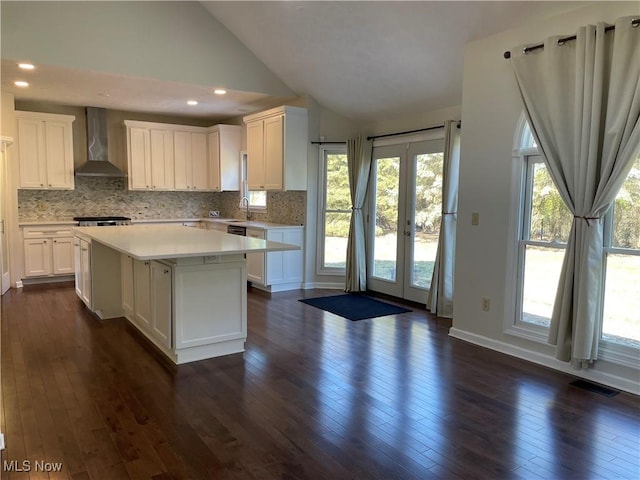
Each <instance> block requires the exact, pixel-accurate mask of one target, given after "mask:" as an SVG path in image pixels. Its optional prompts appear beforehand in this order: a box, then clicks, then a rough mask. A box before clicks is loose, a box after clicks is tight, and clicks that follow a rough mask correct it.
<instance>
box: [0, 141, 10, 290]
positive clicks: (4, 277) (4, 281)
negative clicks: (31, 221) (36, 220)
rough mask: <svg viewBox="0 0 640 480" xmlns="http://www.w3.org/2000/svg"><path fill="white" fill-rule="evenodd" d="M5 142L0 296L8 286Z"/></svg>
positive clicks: (0, 178)
mask: <svg viewBox="0 0 640 480" xmlns="http://www.w3.org/2000/svg"><path fill="white" fill-rule="evenodd" d="M7 143H8V142H6V141H5V140H2V141H0V295H4V294H5V293H6V291H7V290H9V286H10V278H9V256H8V254H9V247H8V238H7V216H6V194H7V191H8V189H7V182H8V179H7V162H6V147H7Z"/></svg>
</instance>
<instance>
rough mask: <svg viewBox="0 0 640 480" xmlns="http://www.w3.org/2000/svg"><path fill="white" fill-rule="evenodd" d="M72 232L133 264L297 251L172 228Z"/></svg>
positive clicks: (212, 232) (292, 247) (253, 240)
mask: <svg viewBox="0 0 640 480" xmlns="http://www.w3.org/2000/svg"><path fill="white" fill-rule="evenodd" d="M74 232H75V233H77V234H79V235H81V236H85V237H88V238H90V239H92V240H95V241H97V242H99V243H102V244H103V245H106V246H108V247H110V248H113V249H114V250H117V251H119V252H120V253H124V254H127V255H130V256H132V257H133V258H135V259H137V260H161V259H170V258H183V257H202V256H210V255H234V254H240V253H260V252H275V251H285V250H299V249H300V247H298V246H296V245H289V244H286V243H279V242H272V241H267V240H260V239H257V238H251V237H243V236H240V235H229V234H227V233H224V232H218V231H216V230H203V229H199V228H185V227H183V226H174V225H139V226H136V227H134V228H132V227H131V226H122V227H108V228H105V227H76V228H74Z"/></svg>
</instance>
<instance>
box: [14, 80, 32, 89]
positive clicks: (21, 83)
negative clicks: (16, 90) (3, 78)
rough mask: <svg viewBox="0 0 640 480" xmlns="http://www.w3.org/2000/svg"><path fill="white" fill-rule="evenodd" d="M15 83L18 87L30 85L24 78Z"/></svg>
mask: <svg viewBox="0 0 640 480" xmlns="http://www.w3.org/2000/svg"><path fill="white" fill-rule="evenodd" d="M13 84H14V85H15V86H16V87H28V86H29V82H25V81H24V80H18V81H16V82H13Z"/></svg>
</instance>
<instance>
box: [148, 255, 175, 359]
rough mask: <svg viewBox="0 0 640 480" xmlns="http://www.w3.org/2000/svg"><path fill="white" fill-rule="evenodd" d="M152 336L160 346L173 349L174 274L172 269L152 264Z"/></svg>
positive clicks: (160, 264)
mask: <svg viewBox="0 0 640 480" xmlns="http://www.w3.org/2000/svg"><path fill="white" fill-rule="evenodd" d="M150 273H151V335H152V337H153V338H154V339H155V340H156V341H158V342H159V343H160V344H162V345H163V346H165V347H167V348H171V346H172V344H173V341H172V338H173V335H172V326H173V322H172V318H173V317H172V311H171V298H172V274H171V267H170V266H168V265H166V264H164V263H162V262H151V272H150Z"/></svg>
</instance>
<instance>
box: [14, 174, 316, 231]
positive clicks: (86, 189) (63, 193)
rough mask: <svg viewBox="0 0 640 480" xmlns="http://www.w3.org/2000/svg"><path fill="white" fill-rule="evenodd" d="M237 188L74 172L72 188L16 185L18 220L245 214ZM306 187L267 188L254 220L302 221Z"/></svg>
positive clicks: (203, 216) (149, 218) (291, 222)
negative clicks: (176, 186) (157, 184)
mask: <svg viewBox="0 0 640 480" xmlns="http://www.w3.org/2000/svg"><path fill="white" fill-rule="evenodd" d="M239 202H240V194H239V193H238V192H223V193H211V192H138V191H130V190H128V189H127V182H126V179H124V178H103V177H76V178H75V189H74V190H18V219H19V221H20V222H38V221H42V222H46V221H65V220H71V219H73V217H77V216H105V215H121V216H126V217H131V218H132V219H134V220H154V219H179V218H185V219H186V218H205V217H207V216H208V215H209V210H218V211H220V216H223V217H232V218H244V215H245V212H244V211H243V210H241V209H240V208H239V207H238V204H239ZM305 205H306V192H269V193H268V195H267V213H266V214H255V216H254V218H255V219H256V220H262V221H268V222H274V223H285V224H291V225H302V224H304V219H305Z"/></svg>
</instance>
